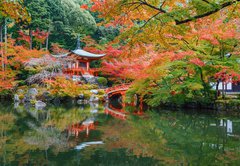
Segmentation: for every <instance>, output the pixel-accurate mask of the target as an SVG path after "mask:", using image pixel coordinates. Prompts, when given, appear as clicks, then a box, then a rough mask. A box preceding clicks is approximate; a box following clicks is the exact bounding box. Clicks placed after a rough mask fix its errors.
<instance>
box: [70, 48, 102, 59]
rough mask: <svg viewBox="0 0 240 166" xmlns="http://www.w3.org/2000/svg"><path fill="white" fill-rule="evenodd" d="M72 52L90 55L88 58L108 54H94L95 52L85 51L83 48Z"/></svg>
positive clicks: (85, 55)
mask: <svg viewBox="0 0 240 166" xmlns="http://www.w3.org/2000/svg"><path fill="white" fill-rule="evenodd" d="M72 53H74V54H76V55H79V56H84V57H88V58H102V57H104V56H105V55H106V54H93V53H90V52H87V51H84V50H82V49H76V50H73V51H72Z"/></svg>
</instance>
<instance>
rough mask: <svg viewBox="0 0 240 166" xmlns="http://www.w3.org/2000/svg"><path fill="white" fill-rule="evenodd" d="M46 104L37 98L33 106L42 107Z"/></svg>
mask: <svg viewBox="0 0 240 166" xmlns="http://www.w3.org/2000/svg"><path fill="white" fill-rule="evenodd" d="M46 106H47V104H46V103H44V102H42V101H40V100H38V101H37V102H36V103H35V108H37V109H42V108H44V107H46Z"/></svg>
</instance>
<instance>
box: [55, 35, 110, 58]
mask: <svg viewBox="0 0 240 166" xmlns="http://www.w3.org/2000/svg"><path fill="white" fill-rule="evenodd" d="M72 54H75V55H77V56H80V57H83V58H91V59H100V58H102V57H104V56H105V55H106V54H94V53H90V52H87V51H84V50H83V49H82V48H81V46H80V38H79V37H78V39H77V47H76V49H75V50H73V51H71V52H70V53H65V54H60V55H52V56H54V57H56V58H61V57H66V56H68V55H72Z"/></svg>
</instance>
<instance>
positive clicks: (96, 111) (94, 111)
mask: <svg viewBox="0 0 240 166" xmlns="http://www.w3.org/2000/svg"><path fill="white" fill-rule="evenodd" d="M90 112H91V113H92V114H96V113H98V110H97V109H95V110H91V111H90Z"/></svg>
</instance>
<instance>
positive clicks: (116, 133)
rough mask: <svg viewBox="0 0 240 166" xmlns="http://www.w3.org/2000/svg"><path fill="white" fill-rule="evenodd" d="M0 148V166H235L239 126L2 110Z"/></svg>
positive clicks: (179, 118)
mask: <svg viewBox="0 0 240 166" xmlns="http://www.w3.org/2000/svg"><path fill="white" fill-rule="evenodd" d="M0 145H1V146H0V165H38V164H39V163H42V164H43V165H80V164H81V165H121V164H122V165H159V164H163V165H181V164H183V165H187V164H190V165H191V164H198V165H217V164H219V163H221V164H231V165H239V164H240V158H239V156H240V120H239V117H227V118H223V117H218V116H216V115H203V114H196V113H186V112H184V111H168V110H158V111H156V110H154V111H147V112H144V113H143V111H142V109H141V108H136V107H135V108H134V107H129V106H128V107H126V108H122V107H121V105H119V104H118V103H117V104H114V103H109V105H106V106H103V105H102V104H90V105H72V104H69V105H65V106H64V105H62V106H57V107H56V106H49V107H47V108H45V109H40V110H39V109H36V108H35V107H31V106H29V105H13V106H9V104H6V105H1V106H0Z"/></svg>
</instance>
